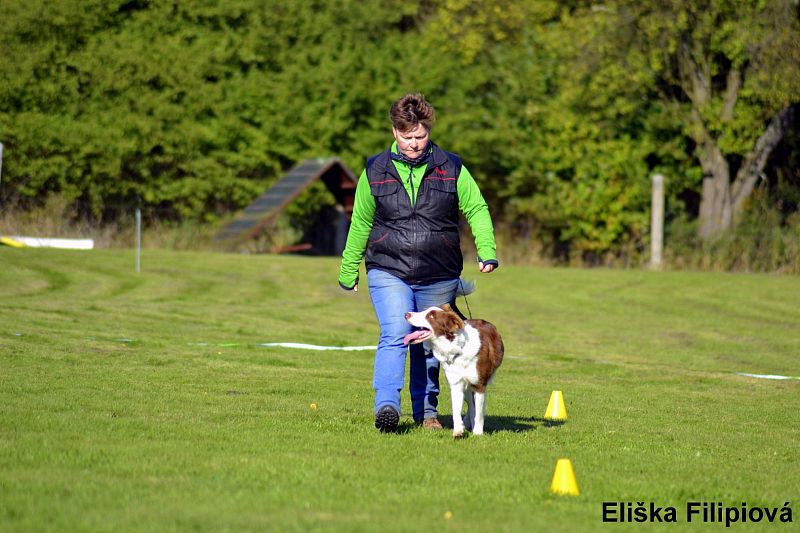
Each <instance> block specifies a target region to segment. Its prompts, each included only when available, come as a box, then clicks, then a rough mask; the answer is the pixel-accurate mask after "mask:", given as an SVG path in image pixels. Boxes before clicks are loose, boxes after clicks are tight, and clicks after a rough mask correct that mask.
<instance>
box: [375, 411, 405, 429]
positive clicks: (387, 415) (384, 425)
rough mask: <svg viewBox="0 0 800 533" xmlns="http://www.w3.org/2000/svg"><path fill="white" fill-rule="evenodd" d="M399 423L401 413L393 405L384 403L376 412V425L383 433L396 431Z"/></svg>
mask: <svg viewBox="0 0 800 533" xmlns="http://www.w3.org/2000/svg"><path fill="white" fill-rule="evenodd" d="M399 423H400V413H398V412H397V409H395V408H394V407H392V406H391V405H384V406H383V407H381V408H380V409H378V412H377V413H375V427H376V428H378V429H380V430H381V433H394V432H395V431H397V424H399Z"/></svg>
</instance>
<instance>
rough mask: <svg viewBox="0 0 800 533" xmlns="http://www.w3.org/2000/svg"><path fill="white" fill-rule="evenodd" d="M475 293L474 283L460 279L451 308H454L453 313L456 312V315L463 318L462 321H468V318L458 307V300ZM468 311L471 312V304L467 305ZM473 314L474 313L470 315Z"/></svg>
mask: <svg viewBox="0 0 800 533" xmlns="http://www.w3.org/2000/svg"><path fill="white" fill-rule="evenodd" d="M473 292H475V282H474V281H472V280H469V279H464V278H458V288H457V289H456V295H455V297H454V298H453V301H452V302H450V307H452V308H453V311H455V312H456V314H457V315H458V316H460V317H461V320H466V319H467V317H466V316H464V313H462V312H461V310H460V309H459V308H458V306H457V305H456V298H458V297H459V296H465V297H466V296H467V295H469V294H472V293H473ZM464 301H465V302H466V301H467V300H466V298H464ZM467 311H468V312H469V304H467ZM471 314H472V313H470V315H471Z"/></svg>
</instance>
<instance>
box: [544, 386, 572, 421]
mask: <svg viewBox="0 0 800 533" xmlns="http://www.w3.org/2000/svg"><path fill="white" fill-rule="evenodd" d="M544 417H545V418H546V419H547V420H555V421H558V422H563V421H564V420H566V419H567V406H566V405H564V395H563V394H561V391H560V390H554V391H553V393H552V394H550V401H549V402H548V403H547V411H545V413H544Z"/></svg>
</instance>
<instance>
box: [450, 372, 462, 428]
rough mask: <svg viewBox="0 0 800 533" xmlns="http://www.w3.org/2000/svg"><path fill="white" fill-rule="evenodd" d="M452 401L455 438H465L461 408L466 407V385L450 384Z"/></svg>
mask: <svg viewBox="0 0 800 533" xmlns="http://www.w3.org/2000/svg"><path fill="white" fill-rule="evenodd" d="M450 400H451V402H452V404H453V438H459V437H463V436H464V421H463V420H461V408H462V407H463V406H464V385H463V384H462V383H450Z"/></svg>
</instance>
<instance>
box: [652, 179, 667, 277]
mask: <svg viewBox="0 0 800 533" xmlns="http://www.w3.org/2000/svg"><path fill="white" fill-rule="evenodd" d="M663 250H664V176H662V175H661V174H656V175H654V176H653V206H652V210H651V219H650V267H651V268H654V269H660V268H661V253H662V251H663Z"/></svg>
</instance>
